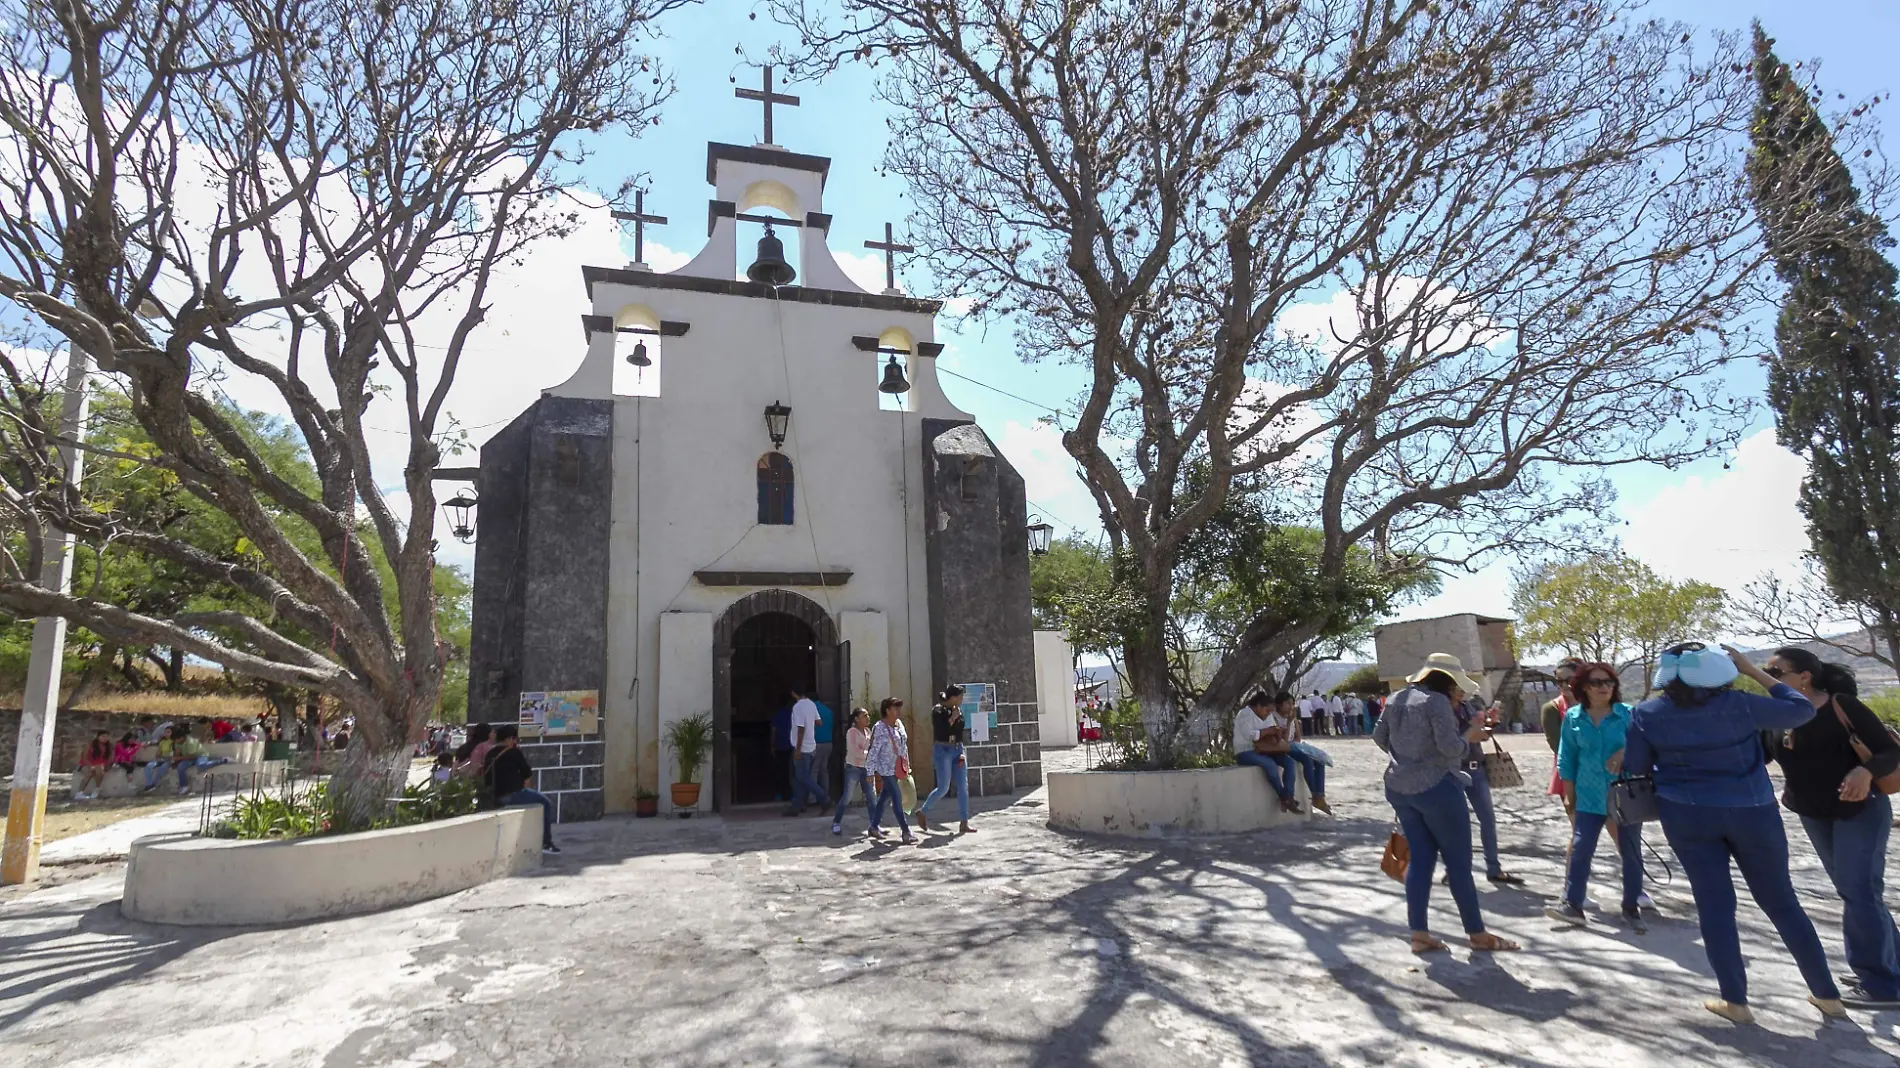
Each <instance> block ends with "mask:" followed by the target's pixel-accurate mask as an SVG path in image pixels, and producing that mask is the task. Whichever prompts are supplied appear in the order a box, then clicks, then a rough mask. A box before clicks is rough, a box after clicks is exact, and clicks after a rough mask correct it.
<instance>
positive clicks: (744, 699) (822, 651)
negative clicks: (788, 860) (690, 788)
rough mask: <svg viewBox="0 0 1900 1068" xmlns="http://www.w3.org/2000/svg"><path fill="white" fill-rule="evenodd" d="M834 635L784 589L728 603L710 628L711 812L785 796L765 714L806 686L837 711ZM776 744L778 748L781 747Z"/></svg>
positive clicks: (818, 614)
mask: <svg viewBox="0 0 1900 1068" xmlns="http://www.w3.org/2000/svg"><path fill="white" fill-rule="evenodd" d="M839 656H840V650H839V646H838V630H837V626H836V625H835V624H834V623H833V622H832V620H831V616H830V614H829V613H827V612H826V611H825V610H824V608H823V607H822V606H820V605H818V604H816V603H815V602H813V601H812V600H811V599H810V598H807V597H802V596H800V595H798V594H796V593H792V592H791V591H789V590H764V591H761V592H759V593H755V594H751V595H750V596H747V597H743V598H741V599H739V600H738V601H737V602H735V603H734V604H733V605H732V606H731V607H730V608H728V609H726V611H725V613H724V614H723V615H721V616H720V618H719V620H718V622H717V623H715V624H714V625H713V657H712V661H713V728H714V730H713V776H712V781H713V806H714V807H715V808H716V809H718V810H720V811H724V810H727V809H731V808H734V807H737V806H746V805H764V804H773V803H780V802H783V801H784V800H786V799H788V798H789V797H790V796H791V795H790V781H789V778H788V774H789V768H787V767H786V766H785V763H784V759H783V758H784V754H783V752H782V751H781V752H775V751H774V750H773V748H772V720H773V714H774V713H776V712H777V711H778V710H779V709H780V708H782V707H784V706H785V705H786V701H785V691H786V690H787V689H788V688H789V687H791V686H793V685H799V686H803V687H807V688H808V689H807V691H806V692H809V693H812V694H813V695H814V696H816V697H817V698H818V700H820V701H823V702H824V703H825V704H826V705H827V706H829V707H830V708H831V709H832V710H833V711H834V712H836V710H837V709H838V700H839V698H838V694H837V692H836V691H837V680H838V678H839V674H840V673H839ZM781 744H783V743H781Z"/></svg>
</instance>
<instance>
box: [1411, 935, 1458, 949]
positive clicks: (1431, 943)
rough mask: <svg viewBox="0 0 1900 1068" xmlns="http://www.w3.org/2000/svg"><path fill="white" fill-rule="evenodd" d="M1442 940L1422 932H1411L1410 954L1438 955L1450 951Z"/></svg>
mask: <svg viewBox="0 0 1900 1068" xmlns="http://www.w3.org/2000/svg"><path fill="white" fill-rule="evenodd" d="M1450 948H1451V947H1450V946H1447V945H1446V944H1445V943H1444V941H1443V940H1442V939H1438V938H1434V937H1432V936H1431V935H1430V934H1427V933H1426V932H1424V931H1414V932H1412V952H1414V953H1439V952H1443V951H1445V950H1448V949H1450Z"/></svg>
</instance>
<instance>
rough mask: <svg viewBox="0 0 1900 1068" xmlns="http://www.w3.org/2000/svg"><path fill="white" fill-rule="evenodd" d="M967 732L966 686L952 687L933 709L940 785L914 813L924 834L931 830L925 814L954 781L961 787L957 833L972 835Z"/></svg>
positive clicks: (933, 754) (932, 731)
mask: <svg viewBox="0 0 1900 1068" xmlns="http://www.w3.org/2000/svg"><path fill="white" fill-rule="evenodd" d="M963 732H964V723H963V687H961V686H957V685H954V684H952V685H951V686H950V688H949V689H946V690H944V691H943V700H942V701H940V702H939V703H938V704H937V707H935V708H933V709H931V710H930V735H931V741H932V743H933V744H932V745H931V747H930V763H931V765H932V767H933V768H934V769H935V771H936V773H937V786H936V789H934V790H932V791H930V796H929V797H926V798H924V802H923V804H921V805H918V806H917V811H916V812H914V813H912V815H913V816H915V817H916V818H917V829H918V830H920V831H929V830H930V824H929V823H927V822H925V820H924V813H926V812H928V811H930V806H931V805H932V804H934V803H935V802H936V800H937V799H938V798H939V797H942V796H943V795H944V791H946V790H948V789H950V784H951V783H952V782H954V783H956V787H957V832H958V833H959V834H969V833H970V773H969V767H968V761H967V760H966V759H965V757H964V751H963V737H964V733H963Z"/></svg>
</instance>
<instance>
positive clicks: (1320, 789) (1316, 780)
mask: <svg viewBox="0 0 1900 1068" xmlns="http://www.w3.org/2000/svg"><path fill="white" fill-rule="evenodd" d="M1287 755H1288V756H1290V757H1292V758H1293V763H1295V764H1298V765H1299V766H1300V767H1302V768H1305V769H1306V792H1307V794H1308V795H1309V796H1312V797H1325V796H1326V765H1325V764H1323V763H1321V762H1320V761H1319V759H1318V758H1317V757H1313V756H1311V755H1309V754H1306V753H1302V752H1300V751H1299V750H1298V749H1297V748H1296V749H1294V750H1293V752H1291V753H1288V754H1287ZM1287 785H1288V786H1291V785H1293V782H1292V780H1291V779H1289V780H1287ZM1290 792H1291V791H1289V793H1290Z"/></svg>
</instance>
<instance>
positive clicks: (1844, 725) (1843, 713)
mask: <svg viewBox="0 0 1900 1068" xmlns="http://www.w3.org/2000/svg"><path fill="white" fill-rule="evenodd" d="M1828 703H1829V704H1831V705H1833V706H1834V715H1835V717H1836V718H1838V719H1839V720H1840V721H1841V729H1843V730H1845V731H1846V732H1847V744H1848V745H1851V746H1853V747H1854V755H1855V756H1856V757H1859V758H1860V762H1861V763H1862V764H1865V763H1867V762H1868V761H1869V760H1872V759H1873V758H1874V751H1873V750H1872V749H1869V748H1867V743H1866V742H1863V741H1861V740H1860V735H1858V734H1856V733H1854V724H1853V722H1852V721H1850V720H1849V719H1848V718H1847V710H1846V709H1844V708H1842V707H1841V702H1840V699H1839V698H1837V697H1836V698H1829V699H1828ZM1874 789H1875V790H1878V791H1880V792H1881V793H1883V794H1900V768H1895V769H1894V770H1892V771H1890V772H1888V773H1887V774H1885V775H1882V776H1881V777H1880V778H1878V779H1875V780H1874Z"/></svg>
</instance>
